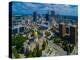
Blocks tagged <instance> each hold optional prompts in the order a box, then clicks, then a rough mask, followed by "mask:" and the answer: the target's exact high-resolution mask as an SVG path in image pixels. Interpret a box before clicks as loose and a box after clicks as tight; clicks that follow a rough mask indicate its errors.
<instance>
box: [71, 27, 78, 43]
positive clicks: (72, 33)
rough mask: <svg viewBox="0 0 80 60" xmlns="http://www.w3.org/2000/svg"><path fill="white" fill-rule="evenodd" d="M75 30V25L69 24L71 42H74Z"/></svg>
mask: <svg viewBox="0 0 80 60" xmlns="http://www.w3.org/2000/svg"><path fill="white" fill-rule="evenodd" d="M76 32H77V28H76V25H71V26H70V37H71V43H73V44H75V43H76Z"/></svg>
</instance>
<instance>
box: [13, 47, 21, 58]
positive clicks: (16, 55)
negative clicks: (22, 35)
mask: <svg viewBox="0 0 80 60" xmlns="http://www.w3.org/2000/svg"><path fill="white" fill-rule="evenodd" d="M12 53H13V55H14V57H15V58H20V56H19V54H18V53H17V50H16V48H12Z"/></svg>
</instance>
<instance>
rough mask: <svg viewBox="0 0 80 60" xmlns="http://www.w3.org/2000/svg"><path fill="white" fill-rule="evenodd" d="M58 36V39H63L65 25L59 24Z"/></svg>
mask: <svg viewBox="0 0 80 60" xmlns="http://www.w3.org/2000/svg"><path fill="white" fill-rule="evenodd" d="M59 34H60V37H61V38H63V37H64V36H65V34H66V26H65V23H60V24H59Z"/></svg>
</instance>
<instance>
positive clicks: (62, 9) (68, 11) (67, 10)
mask: <svg viewBox="0 0 80 60" xmlns="http://www.w3.org/2000/svg"><path fill="white" fill-rule="evenodd" d="M11 7H12V9H10V11H12V14H13V15H19V14H32V13H33V12H34V11H36V12H38V13H39V14H45V13H47V12H48V11H49V10H50V11H55V14H56V15H66V16H78V13H77V11H78V10H77V9H78V6H77V5H64V4H50V3H32V2H16V1H12V6H11ZM26 11H27V12H26ZM73 12H74V13H73Z"/></svg>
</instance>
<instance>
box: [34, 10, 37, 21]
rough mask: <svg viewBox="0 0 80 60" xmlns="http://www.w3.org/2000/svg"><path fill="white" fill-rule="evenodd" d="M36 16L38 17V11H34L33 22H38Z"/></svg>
mask: <svg viewBox="0 0 80 60" xmlns="http://www.w3.org/2000/svg"><path fill="white" fill-rule="evenodd" d="M36 18H37V12H35V11H34V12H33V22H36Z"/></svg>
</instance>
